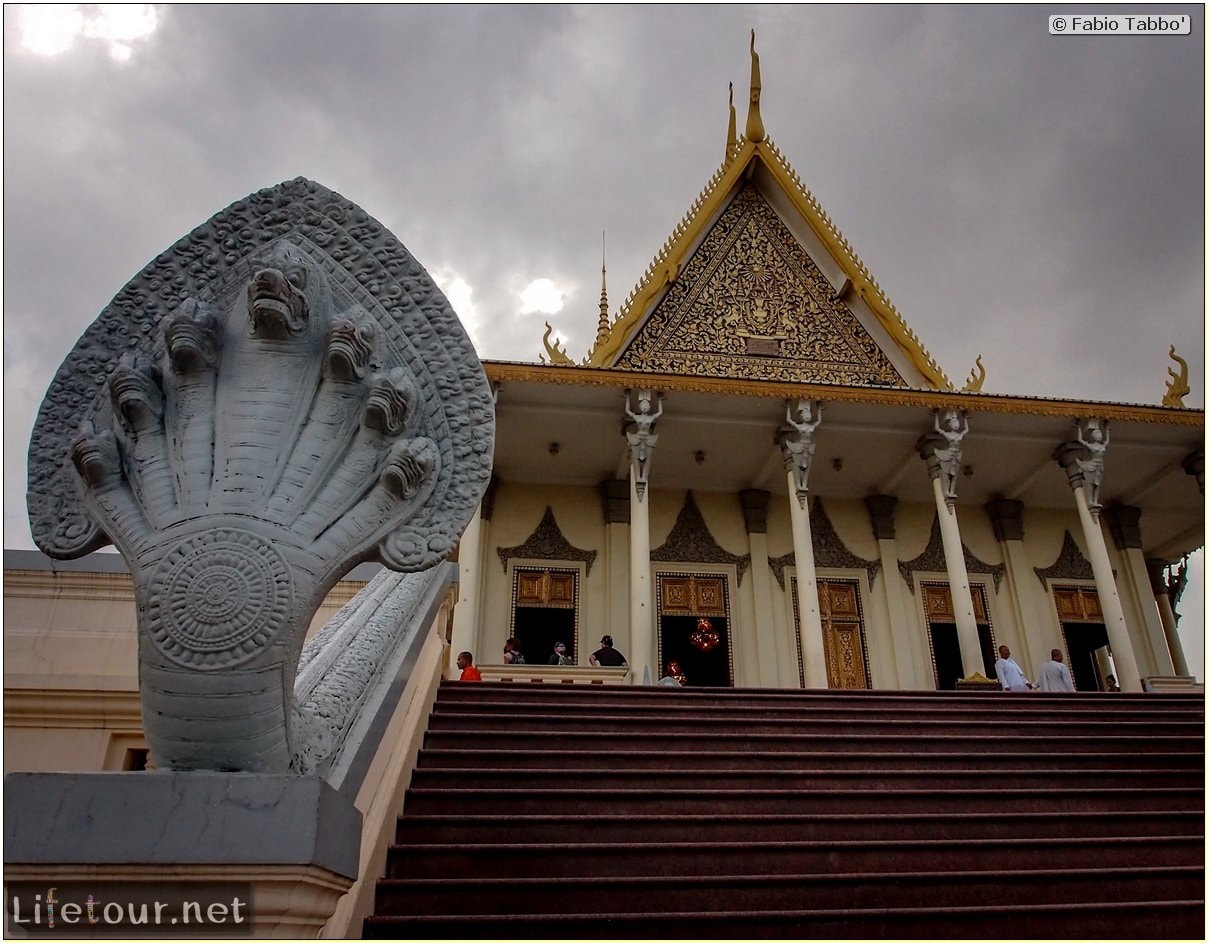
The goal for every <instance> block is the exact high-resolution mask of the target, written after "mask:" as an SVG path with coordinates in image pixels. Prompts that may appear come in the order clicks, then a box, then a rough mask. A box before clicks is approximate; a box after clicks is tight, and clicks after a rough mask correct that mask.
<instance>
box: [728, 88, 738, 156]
mask: <svg viewBox="0 0 1209 944" xmlns="http://www.w3.org/2000/svg"><path fill="white" fill-rule="evenodd" d="M726 84H727V86H728V87H729V88H730V123H729V124H728V125H727V126H726V160H728V161H729V160H730V156H731V155H732V154H734V153H735V147H736V146H737V145H738V144H739V133H738V131H737V130H736V129H737V128H738V125H737V123H736V122H735V83H734V82H727V83H726Z"/></svg>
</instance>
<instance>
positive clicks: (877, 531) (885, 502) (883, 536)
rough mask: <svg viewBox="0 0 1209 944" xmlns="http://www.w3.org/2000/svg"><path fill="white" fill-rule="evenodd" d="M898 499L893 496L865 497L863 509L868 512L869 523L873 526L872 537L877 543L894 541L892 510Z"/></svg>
mask: <svg viewBox="0 0 1209 944" xmlns="http://www.w3.org/2000/svg"><path fill="white" fill-rule="evenodd" d="M897 506H898V499H897V498H895V497H894V496H893V495H866V496H865V508H866V509H867V510H868V512H869V523H870V524H872V525H873V536H874V537H875V538H877V539H878V540H879V541H893V540H894V534H895V531H894V509H895V508H896V507H897Z"/></svg>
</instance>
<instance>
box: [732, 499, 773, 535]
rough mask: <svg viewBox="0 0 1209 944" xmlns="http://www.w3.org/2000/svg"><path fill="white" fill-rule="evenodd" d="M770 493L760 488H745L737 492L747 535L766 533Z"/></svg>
mask: <svg viewBox="0 0 1209 944" xmlns="http://www.w3.org/2000/svg"><path fill="white" fill-rule="evenodd" d="M770 498H772V492H766V491H764V489H760V488H745V489H743V490H742V491H741V492H739V504H740V505H741V506H742V508H743V525H744V527H745V528H746V529H747V533H748V534H767V533H768V501H769V499H770Z"/></svg>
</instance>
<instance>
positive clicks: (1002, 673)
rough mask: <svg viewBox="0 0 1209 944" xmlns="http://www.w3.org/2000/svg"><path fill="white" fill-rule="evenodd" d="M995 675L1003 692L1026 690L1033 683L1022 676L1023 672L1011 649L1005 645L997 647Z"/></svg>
mask: <svg viewBox="0 0 1209 944" xmlns="http://www.w3.org/2000/svg"><path fill="white" fill-rule="evenodd" d="M995 675H996V676H997V677H998V678H999V684H1000V685H1002V686H1003V690H1004V691H1005V692H1027V691H1029V690H1030V689H1031V688H1032V687H1033V683H1032V682H1030V681H1029V680H1028V679H1026V678H1025V677H1024V672H1023V670H1022V669H1021V668H1020V666H1018V665H1017V664H1016V660H1015V659H1013V658H1012V650H1011V649H1009V648H1008V647H1007V646H1000V647H999V658H998V659H996V660H995Z"/></svg>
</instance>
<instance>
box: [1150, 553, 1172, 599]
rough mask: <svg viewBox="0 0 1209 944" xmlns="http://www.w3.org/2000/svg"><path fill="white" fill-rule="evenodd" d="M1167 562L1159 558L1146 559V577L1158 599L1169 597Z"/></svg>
mask: <svg viewBox="0 0 1209 944" xmlns="http://www.w3.org/2000/svg"><path fill="white" fill-rule="evenodd" d="M1167 567H1168V564H1167V561H1165V560H1163V559H1162V558H1159V557H1147V558H1146V576H1147V577H1149V578H1150V589H1151V590H1152V591H1153V593H1154V595H1155V596H1156V597H1159V596H1164V597H1165V596H1167Z"/></svg>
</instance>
